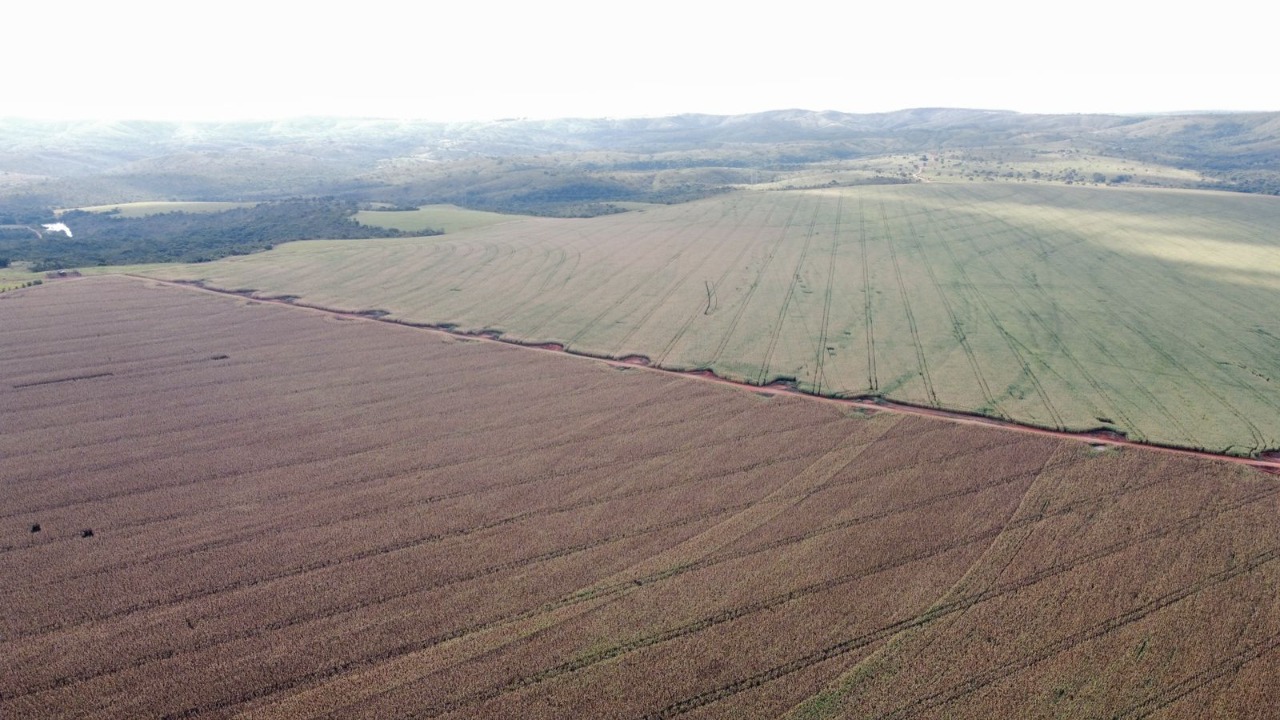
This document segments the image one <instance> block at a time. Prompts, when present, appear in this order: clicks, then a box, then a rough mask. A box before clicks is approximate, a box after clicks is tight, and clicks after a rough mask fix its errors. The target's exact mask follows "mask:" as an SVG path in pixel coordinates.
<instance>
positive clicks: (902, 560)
mask: <svg viewBox="0 0 1280 720" xmlns="http://www.w3.org/2000/svg"><path fill="white" fill-rule="evenodd" d="M999 533H1000V531H999V529H998V528H996V529H992V530H988V531H986V532H981V533H975V534H972V535H969V536H966V537H963V538H959V539H958V540H955V541H954V542H951V543H948V544H943V545H935V546H932V547H929V548H925V549H922V550H917V551H915V552H913V553H908V554H906V555H903V556H901V557H897V558H894V559H892V560H883V561H881V562H878V563H876V564H875V565H872V566H871V567H869V568H865V569H863V570H859V571H857V572H852V573H846V574H844V575H839V576H836V577H833V578H828V579H826V580H822V581H820V582H815V583H810V584H808V585H803V586H801V587H798V588H794V589H792V590H788V591H787V592H783V593H777V594H775V595H771V596H769V597H766V598H763V599H761V600H757V601H755V602H751V603H746V604H743V605H738V606H736V607H732V608H726V609H724V610H720V611H719V612H716V613H715V614H712V615H708V616H705V617H702V618H699V619H697V620H693V621H691V622H687V623H684V624H682V625H677V626H675V627H672V628H668V629H666V630H663V631H661V632H658V633H654V634H651V635H646V636H643V637H639V638H636V639H633V640H629V641H627V642H624V643H619V644H616V645H612V646H610V647H607V648H603V649H600V650H597V651H595V652H592V653H589V654H587V655H583V656H581V657H578V658H575V659H574V660H571V661H569V662H566V663H561V664H560V665H557V666H555V667H552V668H548V669H546V670H543V671H541V672H538V673H534V674H532V675H526V676H524V677H520V678H517V679H515V680H512V681H511V682H509V683H507V684H506V685H502V686H500V687H495V688H489V689H486V690H480V691H477V692H474V693H471V694H470V695H467V696H464V697H462V698H458V699H456V700H452V701H449V702H447V703H443V704H441V705H438V706H436V707H432V708H427V709H424V710H419V711H418V712H417V713H415V715H417V714H421V716H422V717H427V718H431V717H437V716H439V715H443V714H445V713H448V712H453V711H455V710H461V709H463V708H465V707H468V706H472V705H477V704H479V703H482V702H485V701H488V700H492V699H495V698H498V697H500V696H502V695H505V694H507V693H511V692H515V691H518V690H521V689H523V688H526V687H529V686H531V685H536V684H538V683H542V682H546V681H548V680H553V679H555V678H557V677H560V676H562V675H566V674H569V673H575V672H579V671H582V670H586V669H588V668H590V667H591V666H593V665H598V664H600V663H602V662H606V661H609V660H612V659H614V658H617V657H619V656H622V655H625V654H627V653H631V652H635V651H637V650H642V649H644V648H647V647H652V646H654V645H659V644H662V643H666V642H671V641H672V640H677V639H679V638H682V637H687V636H689V635H694V634H696V633H699V632H702V631H704V630H708V629H711V628H713V627H715V626H717V625H722V624H724V623H727V622H732V621H734V620H738V619H740V618H743V617H747V616H750V615H755V614H757V613H760V612H764V611H768V610H774V609H776V608H779V607H782V606H783V605H786V604H788V603H791V602H795V601H796V600H801V599H803V598H806V597H808V596H810V595H816V594H819V593H823V592H827V591H829V590H834V589H836V588H838V587H840V586H841V585H848V584H849V583H853V582H857V581H859V580H865V579H866V578H869V577H873V576H875V575H878V574H880V573H884V572H888V571H890V570H895V569H898V568H901V567H905V566H907V565H911V564H913V563H917V562H921V561H923V560H928V559H930V558H933V557H937V556H939V555H942V554H945V553H948V552H951V551H954V550H956V549H959V548H963V547H967V546H969V545H973V544H975V543H980V542H986V541H990V540H993V539H994V538H995V537H996V536H997V535H999Z"/></svg>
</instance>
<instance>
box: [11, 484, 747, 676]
mask: <svg viewBox="0 0 1280 720" xmlns="http://www.w3.org/2000/svg"><path fill="white" fill-rule="evenodd" d="M750 504H751V503H742V504H740V505H731V506H726V507H723V508H717V509H715V510H709V511H705V512H701V513H697V514H694V515H690V516H687V517H682V518H677V519H674V520H668V521H666V522H661V523H657V524H655V525H649V526H647V527H643V528H638V529H636V530H629V531H626V532H620V533H614V534H611V535H606V536H604V537H601V538H597V539H595V540H590V541H588V542H583V543H579V544H577V545H571V546H567V547H562V548H557V549H555V550H548V551H545V552H541V553H537V554H534V555H528V556H525V557H522V558H518V559H515V560H509V561H507V562H503V563H498V564H496V565H489V566H486V567H483V568H479V569H477V570H474V571H471V572H469V573H464V574H461V575H458V576H456V577H452V578H449V579H447V580H442V581H439V582H435V583H430V584H427V585H422V586H418V587H414V588H411V589H408V590H400V591H396V592H392V593H380V594H378V595H377V596H376V597H374V598H372V599H365V600H360V601H356V602H350V603H346V604H344V605H341V606H338V607H332V608H327V609H324V610H314V611H311V612H305V613H297V614H293V615H290V616H289V617H287V618H284V619H281V620H276V621H273V622H270V623H266V624H264V625H259V626H256V627H252V628H246V629H241V630H236V631H234V632H231V633H227V634H225V635H220V636H216V637H210V638H203V639H202V640H201V641H199V642H197V643H195V644H193V645H190V646H187V647H184V648H181V649H171V650H164V651H161V652H157V653H152V654H149V655H144V656H141V657H135V658H131V659H130V660H129V662H127V663H123V664H120V665H116V666H111V667H106V666H97V667H94V668H93V669H92V670H88V671H85V672H81V673H78V674H76V675H71V676H66V677H61V678H57V679H56V680H52V681H49V682H46V683H42V684H40V685H32V686H28V687H25V688H23V692H19V693H6V694H0V701H6V700H15V699H19V698H23V697H27V696H29V695H39V694H41V693H44V692H49V691H51V690H58V689H61V688H65V687H71V686H73V685H79V684H81V683H85V682H89V681H91V680H96V679H98V678H103V677H109V676H112V675H117V674H119V673H121V672H127V671H129V670H136V669H138V668H141V667H146V666H147V665H151V664H154V663H156V662H161V661H164V660H170V659H172V658H175V657H179V656H182V655H190V654H192V653H195V652H199V651H202V650H208V649H210V648H214V647H218V646H221V645H225V644H227V643H231V642H238V641H241V640H247V639H251V638H255V637H260V636H262V635H266V634H267V633H272V632H279V631H281V630H285V629H288V628H290V627H294V626H297V625H302V624H305V623H309V622H315V621H318V620H325V619H329V618H333V617H337V616H339V615H346V614H350V613H353V612H357V611H360V610H365V609H369V608H374V607H377V606H379V605H385V604H387V603H389V602H392V601H395V600H399V599H402V598H406V597H409V596H411V595H417V594H419V593H427V592H434V591H437V590H443V589H445V588H448V587H451V586H454V585H460V584H462V583H466V582H471V581H473V580H479V579H482V578H485V577H489V576H491V575H497V574H501V573H504V572H508V571H511V570H519V569H522V568H527V567H532V566H535V565H540V564H542V563H545V562H550V561H552V560H558V559H561V558H565V557H569V556H571V555H576V554H578V553H582V552H586V551H589V550H594V549H598V548H601V547H605V546H607V545H612V544H614V543H618V542H622V541H624V540H631V539H634V538H638V537H644V536H645V535H652V534H653V533H658V532H663V531H666V530H675V529H678V528H681V527H684V526H686V525H693V524H695V523H698V522H703V521H706V520H711V519H714V518H716V517H719V516H721V515H724V514H726V513H731V512H736V511H737V510H739V509H741V508H743V507H746V506H748V505H750Z"/></svg>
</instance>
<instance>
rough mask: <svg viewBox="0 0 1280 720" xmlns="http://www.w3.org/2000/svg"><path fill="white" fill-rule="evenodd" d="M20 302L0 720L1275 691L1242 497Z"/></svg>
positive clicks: (413, 351) (750, 412)
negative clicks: (12, 719) (87, 532)
mask: <svg viewBox="0 0 1280 720" xmlns="http://www.w3.org/2000/svg"><path fill="white" fill-rule="evenodd" d="M814 247H815V248H816V247H817V246H814ZM810 254H814V250H813V249H811V251H810ZM817 255H818V256H819V257H820V256H821V255H822V253H821V251H818V252H817ZM824 260H825V261H826V262H828V263H829V262H830V259H829V256H828V257H827V258H825V259H824ZM792 261H793V263H794V262H798V255H797V256H794V257H793V260H792ZM806 264H808V262H807V261H806ZM799 286H800V285H799V284H797V287H799ZM22 292H23V294H21V295H17V296H14V297H15V299H14V300H12V301H11V300H2V301H0V322H2V323H4V326H5V327H6V330H7V331H11V332H6V333H5V335H4V336H3V338H2V339H0V343H2V344H3V348H4V352H5V353H6V357H7V358H9V359H10V360H11V362H7V363H6V364H5V365H4V367H3V368H0V372H2V373H3V377H0V399H3V401H4V407H5V410H4V415H3V420H4V427H5V429H6V434H5V435H4V436H3V442H5V443H7V444H6V446H5V450H6V455H5V456H4V458H3V460H0V482H3V487H4V492H5V495H6V497H7V498H8V499H9V500H10V502H11V504H10V505H9V506H8V507H7V508H6V512H5V517H4V518H3V522H4V524H3V527H2V530H0V531H2V532H3V537H0V570H3V572H4V574H5V577H9V578H15V579H16V580H15V582H14V583H12V584H10V585H9V586H7V587H6V588H4V589H3V590H2V591H0V592H2V593H3V600H4V602H5V604H6V607H8V608H9V609H10V612H8V613H6V614H5V627H4V630H3V638H2V639H0V646H2V649H3V652H2V653H0V657H3V658H4V659H3V661H0V662H3V668H4V672H3V673H0V677H3V678H4V680H3V681H0V712H3V714H5V715H6V716H7V715H10V714H12V715H14V716H26V715H38V716H46V717H47V716H74V715H77V714H85V713H102V712H106V713H110V714H114V715H132V716H136V715H184V714H186V715H191V714H205V715H211V716H226V715H231V714H237V713H249V714H254V715H257V716H261V717H313V716H335V717H337V716H345V717H350V716H365V717H374V716H379V717H385V716H410V715H419V716H421V715H427V716H457V717H463V716H475V715H477V714H485V713H490V714H492V713H499V714H501V713H506V714H520V715H523V716H528V717H540V716H545V717H557V716H563V715H564V714H566V713H569V714H578V715H581V714H592V713H595V714H601V715H613V716H624V717H627V716H631V717H645V716H650V717H674V716H677V715H688V716H692V717H697V716H699V715H701V716H708V714H709V715H718V714H719V715H722V714H725V713H738V714H741V715H743V716H746V717H773V716H776V715H778V714H779V713H781V712H783V711H785V710H786V709H787V708H790V707H792V706H797V705H800V706H801V707H802V708H803V707H813V706H805V705H803V703H804V701H805V699H806V698H810V697H816V698H818V700H815V702H816V703H817V705H818V706H819V707H821V708H825V709H829V710H830V709H834V710H841V709H843V710H844V711H848V712H850V713H852V714H853V715H855V716H856V715H859V714H862V713H864V712H867V711H869V712H872V713H888V714H896V715H915V714H925V715H927V714H930V713H933V714H938V715H946V714H956V713H959V714H971V713H981V712H1011V713H1013V714H1015V715H1028V714H1029V715H1035V714H1043V713H1044V712H1046V711H1045V709H1046V708H1049V709H1055V708H1056V709H1057V710H1061V711H1062V712H1067V713H1070V712H1073V711H1074V712H1078V713H1080V712H1083V713H1094V712H1097V713H1112V712H1115V713H1121V714H1124V713H1128V714H1130V715H1133V716H1140V715H1141V714H1142V713H1145V712H1147V711H1149V710H1152V709H1161V710H1162V711H1165V712H1173V713H1174V714H1175V715H1177V714H1181V715H1184V716H1192V715H1195V714H1196V713H1198V712H1208V711H1212V710H1214V709H1217V710H1219V711H1228V710H1233V709H1234V710H1240V709H1243V710H1245V711H1247V710H1250V709H1255V708H1259V707H1268V706H1267V705H1265V704H1264V703H1266V702H1267V701H1269V700H1273V699H1274V698H1272V697H1271V695H1269V694H1268V693H1271V692H1273V691H1272V690H1271V689H1270V688H1272V687H1274V686H1275V684H1274V683H1268V682H1267V680H1268V679H1270V678H1274V674H1275V667H1276V665H1275V662H1274V655H1273V654H1271V653H1272V652H1273V649H1274V647H1275V646H1276V645H1278V643H1275V642H1273V641H1274V638H1275V636H1276V632H1277V628H1276V627H1275V623H1276V622H1277V621H1276V619H1275V618H1276V617H1277V613H1280V610H1278V609H1277V604H1276V602H1275V600H1274V598H1275V597H1276V594H1275V593H1274V589H1275V583H1276V581H1277V580H1276V575H1275V572H1276V571H1275V567H1277V566H1276V564H1275V562H1274V555H1275V548H1276V547H1277V546H1278V545H1280V538H1278V537H1277V530H1276V529H1275V527H1274V523H1269V522H1267V518H1269V517H1272V516H1274V513H1275V511H1276V510H1277V498H1278V497H1280V493H1277V486H1276V484H1275V481H1274V479H1273V478H1271V477H1269V476H1265V475H1262V474H1259V473H1257V472H1255V471H1252V470H1247V469H1243V468H1238V467H1235V466H1230V465H1227V464H1226V463H1216V462H1211V461H1207V460H1203V459H1191V458H1181V457H1173V456H1167V455H1164V454H1158V453H1152V452H1145V451H1141V450H1135V449H1125V450H1123V451H1110V452H1103V453H1096V452H1092V451H1091V449H1090V448H1089V447H1088V446H1087V445H1084V444H1079V443H1074V442H1068V441H1064V440H1060V439H1053V438H1047V437H1042V436H1033V435H1026V434H1021V433H1011V432H1008V431H1005V430H1001V429H996V428H989V427H978V426H973V425H961V424H955V423H950V422H945V421H941V420H935V419H929V418H920V417H906V416H900V415H895V414H890V413H878V414H875V415H873V416H871V417H860V416H850V415H848V414H846V413H845V412H844V411H842V409H841V408H838V407H835V406H831V405H827V404H823V403H818V402H814V401H812V400H809V399H805V398H796V397H785V396H775V397H770V398H765V397H760V396H757V395H755V394H753V393H750V392H743V391H741V390H738V389H734V388H728V387H723V386H721V385H718V384H715V383H708V382H703V381H700V380H697V379H690V378H681V377H674V376H671V375H667V374H662V373H656V372H649V371H641V370H635V369H631V370H630V371H628V372H620V371H619V369H617V368H615V367H610V366H608V365H606V364H604V363H599V362H596V361H589V360H584V359H582V358H573V357H566V356H564V355H562V354H561V355H557V354H553V353H545V352H536V351H532V350H527V349H521V348H512V347H505V346H502V345H501V344H497V343H490V342H463V341H460V340H459V339H456V338H452V337H448V336H442V335H440V334H437V333H434V332H429V331H422V330H417V329H413V328H407V327H403V326H397V325H394V324H389V323H385V322H377V321H372V320H358V319H343V320H339V319H337V317H336V316H333V315H328V314H325V313H320V312H315V311H311V310H306V309H302V308H289V307H284V306H280V305H273V304H252V303H251V302H250V301H246V300H245V299H244V298H234V297H219V296H216V295H213V294H210V293H205V292H200V291H198V290H194V289H189V288H179V287H166V286H155V287H153V286H149V285H148V283H147V282H146V281H142V280H135V279H124V278H92V279H85V280H77V281H74V282H68V283H65V284H62V285H60V286H50V287H41V288H34V289H32V290H29V291H22ZM166 340H167V341H166ZM782 346H783V343H781V342H780V343H779V347H782ZM219 356H224V357H220V358H219V359H214V358H215V357H219ZM105 372H110V373H111V374H109V375H105V374H102V373H105ZM71 378H82V379H71ZM49 380H52V381H58V382H48V383H44V382H42V381H49ZM33 383H35V384H33ZM62 412H65V414H60V413H62ZM140 429H144V430H142V431H140ZM10 431H12V433H11V434H10ZM153 435H154V437H153ZM308 438H309V439H308ZM231 445H233V446H236V447H235V449H234V450H228V446H231ZM35 524H39V525H40V526H41V531H40V532H38V533H32V532H31V528H32V526H33V525H35ZM86 528H92V529H93V530H94V534H93V536H92V537H82V536H81V531H82V530H84V529H86ZM1219 619H1224V620H1223V622H1219V621H1218V620H1219ZM1144 643H1145V645H1144ZM1140 648H1142V649H1141V650H1139V649H1140ZM1122 651H1123V652H1122ZM1126 653H1127V654H1126ZM956 657H961V658H965V660H964V661H963V662H951V661H947V662H943V661H942V658H956ZM867 667H874V668H904V670H903V672H902V673H899V674H895V673H892V672H886V671H883V670H877V671H876V672H874V673H866V672H862V671H861V670H862V669H864V668H867ZM1098 668H1105V669H1106V672H1102V671H1099V670H1098ZM211 669H212V670H211ZM906 669H910V670H909V671H908V670H906ZM842 677H844V678H845V679H844V680H843V681H842V680H841V678H842ZM1228 683H1231V685H1230V686H1229V687H1232V688H1236V691H1237V692H1239V693H1240V694H1241V698H1242V699H1241V700H1240V701H1239V702H1236V701H1234V700H1224V699H1223V698H1221V697H1219V696H1217V695H1215V694H1214V693H1212V692H1210V691H1211V690H1214V689H1217V688H1223V687H1228ZM1206 688H1207V689H1208V690H1206ZM1060 689H1061V690H1063V692H1062V693H1058V692H1057V691H1058V690H1060ZM819 700H820V701H821V702H819Z"/></svg>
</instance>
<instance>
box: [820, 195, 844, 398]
mask: <svg viewBox="0 0 1280 720" xmlns="http://www.w3.org/2000/svg"><path fill="white" fill-rule="evenodd" d="M843 213H844V195H837V196H836V221H835V225H834V227H832V229H831V254H830V256H829V257H828V258H827V289H826V292H825V293H823V300H822V323H821V330H820V331H819V332H818V351H817V353H815V354H814V358H813V367H814V371H813V388H814V394H816V395H821V394H822V386H823V385H825V384H826V380H827V372H826V363H827V333H828V332H829V328H830V325H831V291H832V289H833V286H834V285H835V278H836V250H837V249H838V248H839V247H840V218H841V216H842V214H843Z"/></svg>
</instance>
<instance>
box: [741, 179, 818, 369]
mask: <svg viewBox="0 0 1280 720" xmlns="http://www.w3.org/2000/svg"><path fill="white" fill-rule="evenodd" d="M820 210H822V203H818V204H816V205H814V208H813V218H812V219H810V220H809V228H808V230H807V231H805V234H804V244H803V245H801V247H800V259H799V260H798V261H797V262H796V266H795V269H794V270H792V271H791V282H790V283H789V284H788V285H787V294H786V295H785V296H784V297H783V299H782V307H781V308H779V309H778V319H777V320H776V321H774V324H773V332H771V333H770V334H769V345H768V347H767V348H766V349H765V353H764V362H762V363H761V364H760V374H759V375H758V376H757V377H756V384H757V385H764V384H765V381H766V379H767V378H768V377H769V365H770V363H772V362H773V353H774V350H775V349H777V347H778V337H779V336H781V335H782V326H783V325H784V324H786V320H787V310H789V309H790V308H791V300H792V298H794V297H795V294H796V285H798V284H799V283H800V270H801V269H802V268H803V267H804V261H805V258H806V257H808V255H809V245H810V244H811V243H812V242H813V233H814V229H815V228H816V227H817V225H818V212H819V211H820Z"/></svg>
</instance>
